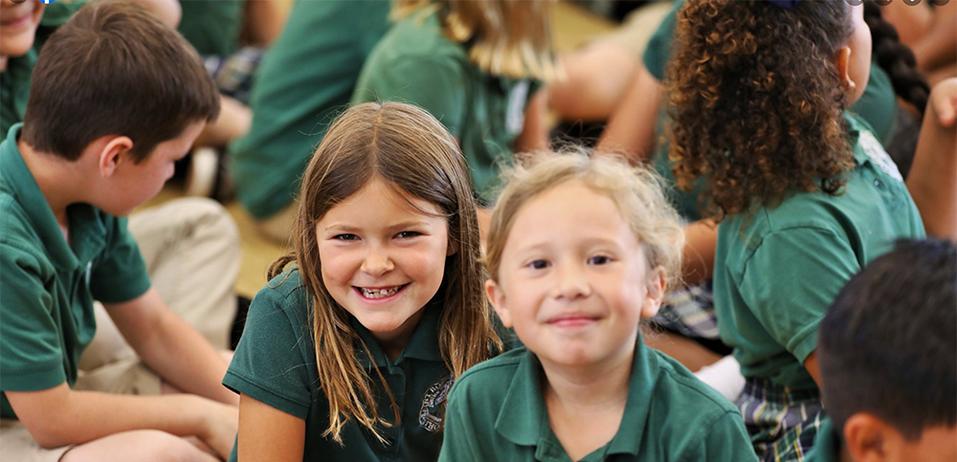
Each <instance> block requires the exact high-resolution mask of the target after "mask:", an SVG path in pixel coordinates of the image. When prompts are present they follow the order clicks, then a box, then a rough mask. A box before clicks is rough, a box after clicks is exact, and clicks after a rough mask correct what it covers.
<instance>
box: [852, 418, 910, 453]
mask: <svg viewBox="0 0 957 462" xmlns="http://www.w3.org/2000/svg"><path fill="white" fill-rule="evenodd" d="M843 434H844V442H845V445H846V447H847V451H848V453H850V455H851V459H852V460H855V461H857V462H879V461H885V460H889V459H890V457H891V456H892V455H893V454H895V453H897V452H898V450H899V449H900V448H899V446H900V444H901V443H902V442H903V438H902V436H901V435H900V433H898V432H897V430H895V429H894V428H893V427H891V426H890V425H888V424H887V423H886V422H884V421H883V420H881V419H880V418H879V417H877V416H875V415H873V414H869V413H866V412H859V413H857V414H854V415H852V416H851V417H850V418H848V419H847V422H845V423H844V432H843Z"/></svg>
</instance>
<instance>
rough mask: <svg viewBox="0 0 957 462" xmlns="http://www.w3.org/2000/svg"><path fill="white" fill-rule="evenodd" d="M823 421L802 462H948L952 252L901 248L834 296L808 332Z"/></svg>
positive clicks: (955, 282)
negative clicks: (813, 336) (814, 347)
mask: <svg viewBox="0 0 957 462" xmlns="http://www.w3.org/2000/svg"><path fill="white" fill-rule="evenodd" d="M818 355H819V357H820V362H821V378H822V381H823V385H822V394H823V398H824V408H825V410H826V411H827V413H828V414H829V416H830V419H829V420H825V422H824V424H823V425H822V427H821V430H820V431H819V433H818V437H817V440H816V441H815V444H814V449H813V451H812V452H811V454H810V455H809V456H808V460H812V461H817V462H824V461H835V462H837V461H846V462H850V461H856V462H864V461H922V462H936V461H940V462H944V461H953V460H957V247H955V246H954V244H953V243H952V242H948V241H943V240H940V241H938V240H925V241H901V242H899V243H898V245H897V247H896V249H895V250H894V251H892V252H890V253H888V254H886V255H884V256H881V257H879V258H877V259H876V260H874V261H873V262H871V263H870V264H869V265H867V267H865V268H864V270H863V271H861V272H860V273H859V274H858V275H856V276H854V277H853V278H852V279H851V280H850V282H848V283H847V285H846V286H845V287H844V289H842V290H841V292H840V294H839V295H838V296H837V298H836V299H835V301H834V303H833V304H832V305H831V307H830V308H829V309H828V312H827V315H826V316H825V317H824V320H823V321H821V324H820V328H819V332H818Z"/></svg>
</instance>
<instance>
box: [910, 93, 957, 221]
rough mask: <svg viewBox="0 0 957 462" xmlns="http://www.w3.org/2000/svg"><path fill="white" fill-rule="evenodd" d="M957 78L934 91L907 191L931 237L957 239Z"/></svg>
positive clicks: (921, 132)
mask: <svg viewBox="0 0 957 462" xmlns="http://www.w3.org/2000/svg"><path fill="white" fill-rule="evenodd" d="M955 118H957V78H951V79H947V80H944V81H942V82H940V83H939V84H937V85H935V86H934V89H933V90H932V91H931V94H930V100H929V102H928V104H927V112H926V114H924V123H923V125H922V126H921V130H920V138H919V139H918V141H917V151H916V153H915V154H914V163H913V164H912V166H911V169H910V173H908V175H907V189H908V190H909V191H910V194H911V197H913V198H914V203H916V204H917V208H918V209H919V210H920V215H921V218H922V219H923V221H924V228H926V230H927V234H928V235H930V236H935V237H942V238H949V239H957V124H955Z"/></svg>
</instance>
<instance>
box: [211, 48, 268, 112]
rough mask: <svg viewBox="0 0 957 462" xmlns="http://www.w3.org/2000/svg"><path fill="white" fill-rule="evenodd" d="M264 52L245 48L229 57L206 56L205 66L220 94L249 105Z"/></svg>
mask: <svg viewBox="0 0 957 462" xmlns="http://www.w3.org/2000/svg"><path fill="white" fill-rule="evenodd" d="M264 51H265V50H263V49H262V48H256V47H244V48H241V49H239V50H237V51H236V52H235V53H233V54H231V55H229V56H217V55H209V56H204V57H203V64H204V65H205V66H206V72H208V73H209V75H210V76H211V77H212V78H213V81H215V82H216V87H217V88H219V92H220V93H222V94H224V95H226V96H230V97H232V98H235V99H236V100H238V101H240V102H241V103H243V104H249V96H250V95H249V93H250V91H251V90H252V86H253V77H254V76H255V74H256V69H257V68H258V67H259V62H260V61H261V60H262V57H263V53H264Z"/></svg>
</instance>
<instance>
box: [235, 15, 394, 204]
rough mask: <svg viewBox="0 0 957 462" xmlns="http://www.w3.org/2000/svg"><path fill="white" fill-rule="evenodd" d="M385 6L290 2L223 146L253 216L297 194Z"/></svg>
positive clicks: (383, 23) (383, 21)
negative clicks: (247, 119) (246, 109)
mask: <svg viewBox="0 0 957 462" xmlns="http://www.w3.org/2000/svg"><path fill="white" fill-rule="evenodd" d="M389 8H390V2H388V1H386V0H375V1H359V2H351V1H319V2H317V1H308V0H300V1H297V2H296V3H295V4H293V7H292V12H291V13H290V14H289V19H288V20H287V22H286V25H285V27H284V28H283V31H282V34H281V35H280V36H279V38H278V39H277V41H276V43H275V45H274V46H273V47H272V48H270V49H269V51H268V52H267V53H266V55H265V56H264V57H263V60H262V63H261V64H260V65H259V68H258V69H257V71H256V72H257V74H256V83H255V85H254V86H253V89H252V96H251V101H250V108H252V111H253V122H252V126H251V127H250V129H249V133H247V134H246V136H245V137H243V138H241V139H239V140H237V141H236V142H234V143H233V144H232V145H231V146H230V155H231V156H232V158H231V164H230V168H231V170H232V174H233V178H234V180H235V181H234V183H235V185H236V194H237V196H238V198H239V200H240V202H242V203H243V206H245V207H246V209H247V210H249V212H250V213H251V214H252V215H253V216H255V217H256V218H259V219H264V218H268V217H270V216H272V215H273V214H275V213H277V212H279V211H280V210H282V209H283V208H285V207H286V206H288V205H290V204H291V203H292V201H293V198H295V196H296V194H297V193H298V192H299V180H300V178H301V177H302V175H303V172H304V171H305V169H306V165H307V164H308V163H309V159H310V158H312V153H313V152H314V151H315V148H316V146H317V145H318V144H319V142H320V141H322V137H323V135H324V134H325V132H326V128H327V127H328V124H329V123H330V122H331V121H332V119H333V117H334V116H335V115H336V114H338V113H339V112H340V111H341V110H343V109H345V107H346V106H347V105H348V103H349V98H350V96H351V95H352V90H353V88H354V87H355V83H356V78H357V76H358V75H359V71H360V70H361V69H362V63H363V62H365V59H366V56H368V55H369V53H370V52H371V51H372V48H373V47H374V46H375V44H376V43H377V42H378V41H379V39H380V38H382V35H383V34H385V32H386V30H388V27H389V21H388V16H389Z"/></svg>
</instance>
